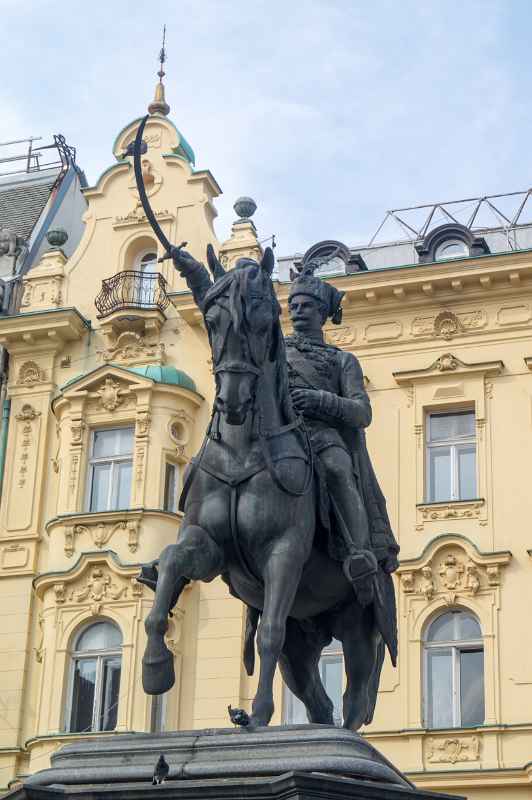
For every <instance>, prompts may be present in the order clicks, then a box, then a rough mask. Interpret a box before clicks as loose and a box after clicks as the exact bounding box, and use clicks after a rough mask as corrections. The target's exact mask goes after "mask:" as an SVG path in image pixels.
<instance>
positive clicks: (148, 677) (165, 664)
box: [142, 650, 175, 694]
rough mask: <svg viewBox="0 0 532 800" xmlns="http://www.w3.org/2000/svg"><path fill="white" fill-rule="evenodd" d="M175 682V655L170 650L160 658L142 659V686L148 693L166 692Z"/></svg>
mask: <svg viewBox="0 0 532 800" xmlns="http://www.w3.org/2000/svg"><path fill="white" fill-rule="evenodd" d="M174 683H175V671H174V657H173V655H172V653H171V652H170V651H169V650H168V651H167V654H165V655H164V656H161V657H159V658H150V659H147V658H143V659H142V686H143V687H144V691H145V692H146V694H164V692H167V691H168V690H169V689H171V688H172V686H173V685H174Z"/></svg>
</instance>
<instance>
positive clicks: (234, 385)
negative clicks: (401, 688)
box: [141, 248, 384, 730]
mask: <svg viewBox="0 0 532 800" xmlns="http://www.w3.org/2000/svg"><path fill="white" fill-rule="evenodd" d="M207 255H208V262H209V267H210V268H211V271H212V273H213V275H214V278H215V281H214V283H213V282H211V280H210V279H209V277H208V273H207V271H206V269H205V268H204V267H203V266H202V265H200V264H199V263H198V262H196V261H194V259H192V258H191V256H189V255H188V254H187V253H184V252H183V251H179V253H178V254H175V262H176V266H177V268H178V269H179V270H180V271H181V272H182V274H183V275H185V277H186V278H187V282H188V284H189V286H190V288H191V289H192V291H193V294H194V298H195V300H196V303H197V304H198V306H199V307H200V309H201V310H202V312H203V315H204V319H205V324H206V326H207V331H208V335H209V342H210V346H211V351H212V358H213V366H214V375H215V381H216V397H215V403H214V411H213V417H212V420H211V424H210V426H209V430H208V432H207V435H206V437H205V440H204V442H203V445H202V448H201V450H200V452H199V454H198V456H197V457H196V458H195V459H193V461H192V463H191V465H190V466H189V468H188V470H187V474H186V476H185V482H184V488H183V495H182V498H181V502H182V504H183V510H184V519H183V522H182V525H181V530H180V533H179V537H178V541H177V543H176V544H173V545H169V546H168V547H166V548H165V549H164V550H163V552H162V553H161V556H160V559H159V561H158V562H154V564H153V565H149V566H147V567H144V568H143V574H142V577H141V580H142V581H143V582H145V583H146V584H147V585H150V586H151V587H152V588H155V601H154V605H153V608H152V610H151V612H150V614H149V615H148V617H147V619H146V632H147V634H148V642H147V646H146V651H145V655H144V659H143V685H144V689H145V691H146V692H148V693H149V694H161V693H162V692H165V691H167V690H168V689H169V688H170V687H171V686H172V685H173V683H174V680H175V677H174V667H173V655H172V653H171V652H170V651H169V650H168V648H167V647H166V645H165V642H164V634H165V632H166V630H167V627H168V614H169V612H170V611H171V609H172V608H173V606H174V605H175V603H176V602H177V600H178V598H179V595H180V593H181V591H182V590H183V588H184V586H185V585H186V584H187V583H188V582H189V581H191V580H201V581H211V580H213V579H214V578H215V577H217V576H220V575H221V576H222V577H223V579H224V580H225V581H226V582H227V583H228V585H229V587H230V590H231V591H232V593H233V594H235V595H236V596H238V597H239V598H241V599H242V600H243V602H244V603H246V604H247V606H248V628H247V635H246V646H245V651H244V661H245V665H246V668H247V670H248V672H252V671H253V661H254V649H253V648H254V634H255V629H256V628H257V623H258V629H257V649H258V653H259V657H260V675H259V682H258V688H257V693H256V696H255V698H254V700H253V704H252V714H251V725H252V726H258V725H267V724H268V723H269V722H270V719H271V717H272V714H273V711H274V704H273V678H274V672H275V668H276V666H277V664H278V663H279V665H280V668H281V671H282V675H283V678H284V680H285V683H286V684H287V685H288V686H289V688H290V689H291V691H292V692H293V693H294V694H295V695H296V696H297V697H298V698H299V699H300V700H302V702H303V703H304V704H305V706H306V708H307V713H308V717H309V720H310V721H311V722H317V723H325V724H333V716H332V711H333V704H332V702H331V700H330V699H329V698H328V696H327V694H326V692H325V689H324V687H323V684H322V682H321V678H320V674H319V668H318V664H319V658H320V655H321V651H322V648H323V647H324V646H325V645H327V644H328V643H329V642H330V641H331V638H332V637H333V636H334V637H336V638H337V639H340V640H341V641H342V643H343V648H344V656H345V665H346V674H347V688H346V691H345V694H344V725H345V727H348V728H351V729H354V730H356V729H358V728H359V727H360V725H362V724H363V723H368V722H370V721H371V718H372V716H373V710H374V706H375V700H376V694H377V688H378V681H379V676H380V671H381V667H382V662H383V658H384V642H383V638H382V636H381V633H380V632H379V628H378V625H377V624H376V620H375V614H374V609H373V606H368V607H366V608H362V607H361V606H360V605H359V604H358V603H357V601H356V597H355V594H354V592H353V588H352V586H351V585H350V583H349V582H348V581H347V579H346V578H345V576H344V574H343V570H342V568H341V564H340V563H338V562H336V561H334V560H332V559H331V558H330V557H329V556H328V555H327V551H326V547H320V545H319V541H318V542H317V541H315V533H316V527H317V525H316V510H315V487H314V480H313V459H312V452H311V448H310V442H309V439H308V437H307V435H306V433H305V428H304V425H303V423H302V420H301V418H299V417H297V416H296V414H295V413H294V411H293V409H292V404H291V401H290V395H289V391H288V372H287V364H286V357H285V351H284V339H283V335H282V331H281V326H280V321H279V317H280V307H279V304H278V302H277V299H276V296H275V292H274V289H273V284H272V281H271V272H272V269H273V263H274V262H273V253H272V252H271V250H269V249H268V250H266V252H265V255H264V258H263V259H262V261H261V263H260V264H259V263H257V262H255V261H252V260H250V259H241V260H240V261H239V262H238V263H237V266H236V267H235V269H233V270H232V271H230V272H228V273H225V272H224V270H223V268H222V266H221V264H220V263H219V262H218V261H217V259H216V257H215V256H214V252H213V251H212V248H211V249H209V250H208V254H207ZM318 538H319V537H318ZM259 619H260V621H259Z"/></svg>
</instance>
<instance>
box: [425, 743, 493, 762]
mask: <svg viewBox="0 0 532 800" xmlns="http://www.w3.org/2000/svg"><path fill="white" fill-rule="evenodd" d="M480 744H481V740H480V737H479V736H462V737H458V736H457V737H455V738H451V737H445V738H441V739H440V738H436V737H434V736H431V737H430V738H429V739H428V740H427V744H426V750H425V752H426V756H427V761H429V762H430V763H432V764H456V763H458V762H459V761H478V760H479V759H480Z"/></svg>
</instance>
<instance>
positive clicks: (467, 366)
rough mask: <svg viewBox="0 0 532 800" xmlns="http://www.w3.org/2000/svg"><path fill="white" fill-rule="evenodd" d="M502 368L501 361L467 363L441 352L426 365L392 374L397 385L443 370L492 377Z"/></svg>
mask: <svg viewBox="0 0 532 800" xmlns="http://www.w3.org/2000/svg"><path fill="white" fill-rule="evenodd" d="M503 369H504V364H503V362H502V361H480V362H476V363H475V362H473V363H468V362H467V361H462V360H461V359H460V358H458V356H455V355H454V354H453V353H443V354H442V355H441V356H439V358H437V359H436V360H435V361H433V362H432V364H430V365H429V366H428V367H422V368H421V369H413V370H404V371H401V372H394V373H393V376H394V378H395V380H396V381H397V383H398V384H399V385H401V386H409V385H412V384H415V383H416V382H417V381H426V380H433V379H434V378H435V377H436V376H438V375H441V374H442V373H445V372H452V373H455V374H456V375H463V376H467V375H471V376H473V375H475V374H482V375H484V377H494V376H496V375H500V374H501V372H502V371H503Z"/></svg>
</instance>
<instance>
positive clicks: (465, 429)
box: [430, 411, 475, 442]
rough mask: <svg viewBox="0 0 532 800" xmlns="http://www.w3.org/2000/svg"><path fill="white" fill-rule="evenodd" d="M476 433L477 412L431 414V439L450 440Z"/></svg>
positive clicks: (433, 440) (435, 440)
mask: <svg viewBox="0 0 532 800" xmlns="http://www.w3.org/2000/svg"><path fill="white" fill-rule="evenodd" d="M474 435H475V412H474V411H459V412H458V413H453V414H431V415H430V441H431V442H438V441H440V442H441V441H448V440H450V439H453V440H454V439H460V438H463V437H464V436H474Z"/></svg>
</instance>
